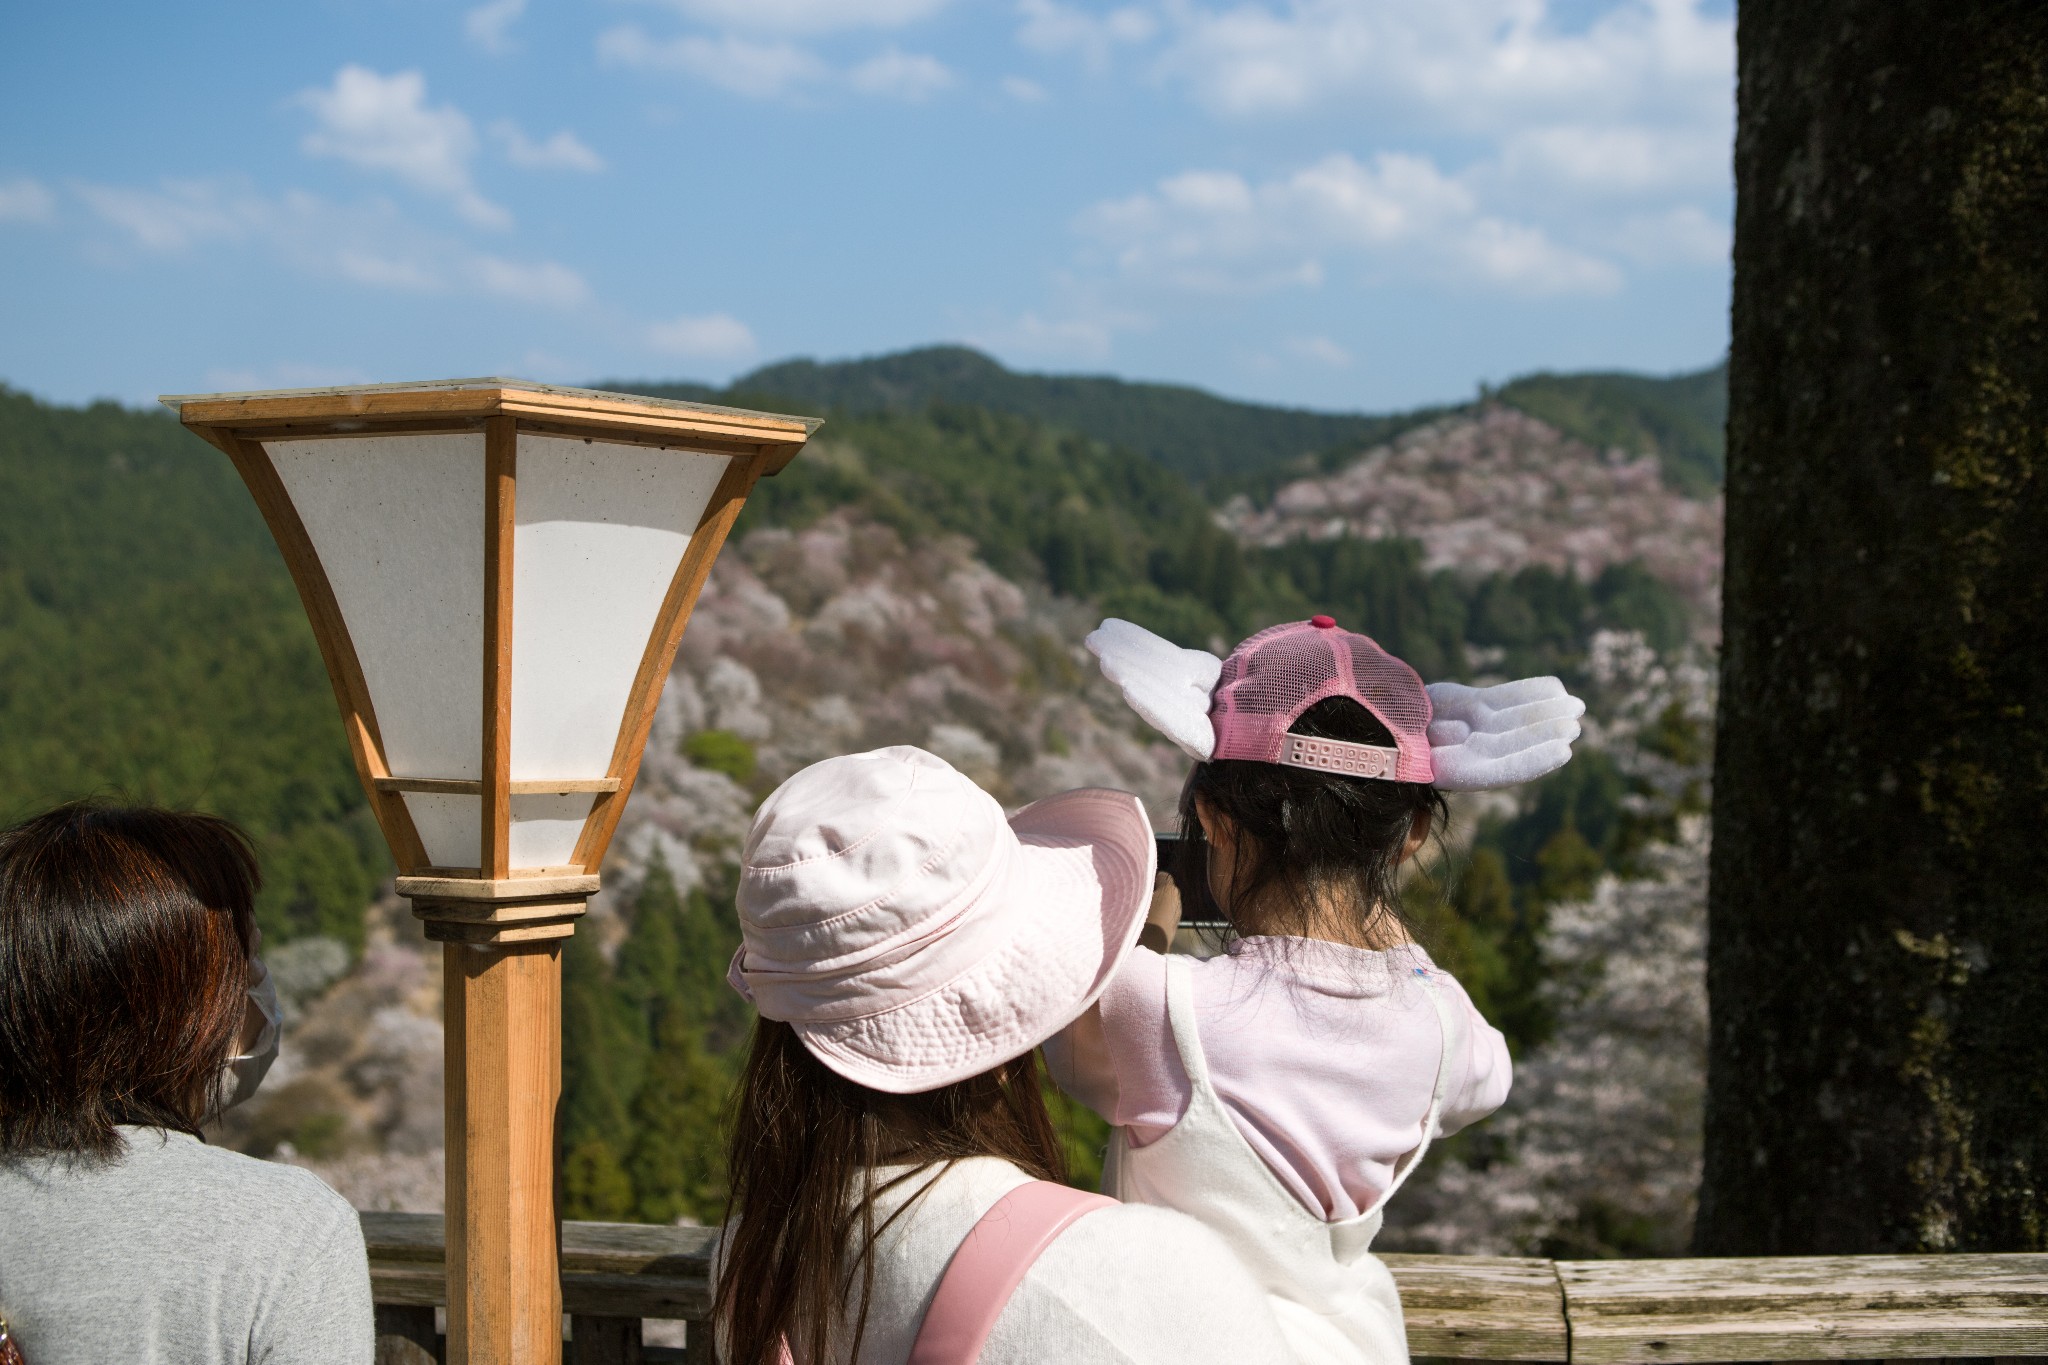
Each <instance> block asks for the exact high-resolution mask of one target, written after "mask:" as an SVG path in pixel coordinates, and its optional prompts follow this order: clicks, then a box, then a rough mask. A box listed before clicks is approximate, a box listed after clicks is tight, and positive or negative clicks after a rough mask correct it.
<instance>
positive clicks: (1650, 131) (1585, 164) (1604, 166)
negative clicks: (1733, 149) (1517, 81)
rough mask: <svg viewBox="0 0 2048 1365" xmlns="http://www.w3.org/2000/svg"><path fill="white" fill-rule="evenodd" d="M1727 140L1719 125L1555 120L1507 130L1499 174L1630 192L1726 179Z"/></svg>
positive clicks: (1697, 185) (1718, 183) (1716, 183)
mask: <svg viewBox="0 0 2048 1365" xmlns="http://www.w3.org/2000/svg"><path fill="white" fill-rule="evenodd" d="M1729 160H1730V153H1729V145H1728V138H1727V136H1726V135H1725V130H1724V129H1720V128H1653V127H1644V126H1642V125H1639V124H1619V125H1610V126H1606V127H1600V126H1587V125H1584V124H1555V125H1551V126H1549V127H1541V128H1527V129H1523V130H1520V131H1517V132H1513V133H1510V134H1509V135H1508V136H1507V139H1506V140H1505V142H1504V143H1503V144H1502V146H1501V156H1500V161H1501V172H1502V174H1504V175H1506V176H1507V177H1509V178H1511V179H1522V180H1532V181H1535V182H1538V183H1541V184H1561V185H1567V186H1570V187H1572V188H1574V189H1584V190H1594V191H1611V192H1615V193H1620V194H1633V193H1640V192H1643V191H1655V190H1664V189H1671V188H1700V187H1705V186H1721V185H1725V184H1727V183H1728V181H1729V179H1730V176H1731V174H1732V172H1731V169H1730V166H1729Z"/></svg>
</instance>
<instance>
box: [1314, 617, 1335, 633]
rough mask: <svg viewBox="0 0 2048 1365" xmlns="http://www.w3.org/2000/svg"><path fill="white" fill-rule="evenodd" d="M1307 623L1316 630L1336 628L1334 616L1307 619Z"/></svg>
mask: <svg viewBox="0 0 2048 1365" xmlns="http://www.w3.org/2000/svg"><path fill="white" fill-rule="evenodd" d="M1308 623H1309V624H1310V625H1312V626H1314V627H1315V628H1316V629H1317V630H1335V629H1336V628H1337V618H1336V617H1334V616H1311V617H1309V618H1308Z"/></svg>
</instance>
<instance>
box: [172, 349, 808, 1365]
mask: <svg viewBox="0 0 2048 1365" xmlns="http://www.w3.org/2000/svg"><path fill="white" fill-rule="evenodd" d="M163 401H164V402H165V403H166V404H167V405H169V406H170V407H172V408H173V409H175V410H176V411H177V413H178V416H179V419H180V420H181V421H183V422H184V424H185V425H186V426H188V427H190V428H191V429H192V430H193V431H195V432H197V433H198V434H199V435H200V436H202V437H204V438H205V439H206V440H207V441H209V442H211V443H212V444H213V445H215V446H217V447H219V448H220V449H221V450H223V451H225V452H226V453H227V455H228V457H229V458H230V459H232V460H233V461H234V462H235V468H236V469H238V470H239V471H240V472H241V475H242V479H243V481H244V482H245V483H247V484H248V487H249V491H250V493H251V494H253V495H254V497H255V499H256V505H257V506H258V507H259V508H261V509H262V512H263V516H264V519H265V520H266V521H267V522H268V523H269V525H270V531H271V534H272V535H273V536H275V537H276V539H277V543H278V547H279V548H280V549H281V550H282V551H283V552H284V558H285V563H286V565H287V566H288V567H289V568H290V570H291V574H292V579H293V581H294V582H295V583H296V584H297V585H298V590H299V597H300V600H301V601H302V602H303V603H304V604H305V608H306V614H307V615H308V616H309V617H311V618H312V623H313V633H314V635H315V636H316V637H317V639H318V640H319V643H320V651H321V654H322V657H323V658H324V659H325V661H326V664H327V673H328V677H329V678H330V680H331V681H332V682H333V684H334V696H335V700H336V701H337V702H338V703H339V704H340V707H341V715H342V721H343V723H344V725H345V726H346V728H347V731H348V742H349V748H350V751H351V752H352V753H353V755H354V758H355V765H356V773H357V776H358V777H359V778H360V779H361V780H362V784H363V791H364V793H365V794H366V795H367V796H368V798H369V801H370V806H371V809H372V810H374V811H375V812H376V816H377V823H378V825H379V826H380V827H381V828H382V830H383V832H384V838H385V840H386V842H388V843H389V844H390V846H391V856H392V858H393V859H394V860H395V861H396V863H397V865H398V869H399V877H398V883H397V889H398V893H399V894H400V895H402V896H406V897H409V898H410V899H411V900H412V903H413V913H414V914H416V915H418V916H419V917H420V918H421V919H422V920H423V921H425V928H426V934H427V937H428V938H430V939H435V940H438V941H440V942H441V943H442V944H443V945H444V946H443V962H444V972H445V983H446V999H445V1007H444V1008H445V1014H446V1026H447V1044H446V1046H447V1118H448V1134H447V1142H448V1232H447V1247H448V1347H449V1359H450V1360H451V1361H463V1362H476V1363H481V1362H491V1365H504V1363H505V1362H522V1363H523V1362H529V1361H531V1362H544V1363H547V1365H553V1363H554V1362H558V1361H559V1360H560V1358H561V1311H562V1307H561V1303H562V1301H561V1284H560V1278H559V1275H558V1271H557V1265H556V1229H557V1222H556V1216H555V1200H554V1193H555V1179H554V1121H555V1106H556V1102H557V1100H558V1099H559V1097H560V1093H561V942H560V940H561V939H562V938H564V937H566V936H567V935H569V934H570V933H572V932H574V930H575V925H576V918H577V917H578V916H579V915H581V914H582V913H583V911H584V906H585V901H586V898H587V897H588V896H589V895H590V894H591V893H592V892H594V891H596V890H597V888H598V870H599V867H600V866H601V864H602V863H603V861H604V855H605V849H606V848H607V847H608V846H609V844H610V843H611V838H612V834H613V832H614V831H615V830H616V829H617V827H618V823H619V816H620V814H621V813H622V811H623V810H624V808H625V804H626V797H627V794H628V793H629V792H630V791H631V790H632V787H633V778H634V775H635V774H636V773H637V771H638V770H639V766H640V754H641V750H642V748H643V747H644V746H645V744H646V742H647V732H648V727H649V726H650V725H651V724H652V722H653V718H654V710H655V705H656V703H657V702H658V701H659V700H660V696H661V687H662V683H663V681H664V680H665V679H666V678H667V676H668V671H669V667H670V665H671V664H672V663H673V662H674V659H675V653H676V648H677V646H678V645H679V644H680V643H681V641H682V635H683V626H684V623H685V622H686V621H687V620H688V619H689V615H690V609H691V607H692V606H693V605H694V604H695V602H696V600H697V594H698V592H699V591H700V590H701V589H702V587H703V586H704V579H705V575H706V574H707V573H709V571H710V569H711V563H712V560H713V559H714V558H716V557H717V554H718V551H719V547H720V546H721V545H722V544H723V543H724V540H725V537H726V533H727V532H728V531H730V530H731V529H732V524H733V520H734V518H735V517H737V516H738V515H739V511H740V507H741V505H742V504H743V503H744V502H745V501H746V497H747V494H748V492H749V491H750V490H751V489H752V488H753V486H754V481H755V480H756V479H758V478H760V477H761V476H763V475H766V474H774V473H777V472H779V471H780V470H781V469H782V468H783V466H785V465H787V464H788V463H789V461H790V460H791V459H792V458H794V457H795V455H796V453H797V452H798V451H799V450H800V449H802V447H803V445H804V443H805V441H807V440H808V439H809V438H810V435H811V433H812V432H813V431H815V430H816V429H817V426H818V422H817V421H816V420H815V419H811V418H803V417H782V416H776V415H773V414H769V413H759V412H743V411H738V410H735V409H730V408H718V407H711V406H707V405H703V404H695V403H682V402H673V401H668V400H663V399H652V398H637V397H633V396H631V395H627V394H615V393H597V392H593V391H590V390H585V389H564V388H556V387H554V386H552V385H546V384H533V383H527V382H525V381H521V380H514V379H457V380H447V381H442V382H434V383H421V384H390V385H370V386H365V387H359V388H337V389H307V390H292V391H277V392H269V393H242V394H205V395H190V396H180V397H166V398H165V399H164V400H163Z"/></svg>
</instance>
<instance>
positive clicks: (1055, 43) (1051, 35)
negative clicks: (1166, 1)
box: [1017, 0, 1159, 69]
mask: <svg viewBox="0 0 2048 1365" xmlns="http://www.w3.org/2000/svg"><path fill="white" fill-rule="evenodd" d="M1017 13H1018V15H1019V16H1020V17H1021V19H1022V20H1023V22H1022V23H1021V24H1020V25H1019V26H1018V29H1017V41H1018V42H1020V43H1022V44H1024V46H1026V47H1028V48H1031V49H1033V50H1034V51H1037V52H1045V53H1053V54H1060V53H1068V52H1071V53H1074V54H1075V55H1076V56H1078V57H1080V58H1081V60H1082V61H1083V62H1085V63H1087V65H1089V66H1091V67H1094V68H1097V69H1100V68H1101V67H1104V66H1106V65H1108V63H1109V60H1110V57H1111V56H1112V55H1113V54H1114V53H1115V51H1116V49H1118V48H1120V47H1133V46H1136V45H1138V44H1141V43H1144V42H1147V41H1148V40H1150V39H1151V38H1152V36H1153V35H1154V34H1155V33H1157V32H1158V31H1159V25H1158V22H1157V21H1156V20H1154V19H1153V17H1152V16H1151V15H1150V14H1148V13H1146V12H1145V11H1144V10H1142V9H1139V8H1138V7H1137V6H1135V5H1127V6H1125V7H1123V8H1122V9H1114V10H1111V11H1110V12H1109V13H1107V14H1094V13H1091V12H1090V11H1088V10H1084V9H1080V8H1077V7H1076V6H1073V5H1063V4H1060V3H1059V0H1018V4H1017Z"/></svg>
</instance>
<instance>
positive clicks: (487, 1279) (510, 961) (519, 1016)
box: [441, 938, 562, 1365]
mask: <svg viewBox="0 0 2048 1365" xmlns="http://www.w3.org/2000/svg"><path fill="white" fill-rule="evenodd" d="M441 951H442V963H443V969H444V986H445V991H446V995H445V1011H446V1017H447V1082H446V1083H447V1113H448V1139H447V1141H448V1261H447V1265H448V1361H449V1365H561V1360H562V1282H561V1275H560V1272H559V1268H558V1260H557V1254H556V1240H557V1236H558V1226H557V1223H556V1215H555V1105H556V1103H557V1101H559V1100H560V1098H561V1093H562V954H561V942H560V940H559V938H553V939H547V940H543V941H540V942H529V943H511V944H474V943H460V942H454V943H447V944H445V945H444V946H443V947H442V950H441Z"/></svg>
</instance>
